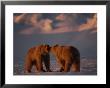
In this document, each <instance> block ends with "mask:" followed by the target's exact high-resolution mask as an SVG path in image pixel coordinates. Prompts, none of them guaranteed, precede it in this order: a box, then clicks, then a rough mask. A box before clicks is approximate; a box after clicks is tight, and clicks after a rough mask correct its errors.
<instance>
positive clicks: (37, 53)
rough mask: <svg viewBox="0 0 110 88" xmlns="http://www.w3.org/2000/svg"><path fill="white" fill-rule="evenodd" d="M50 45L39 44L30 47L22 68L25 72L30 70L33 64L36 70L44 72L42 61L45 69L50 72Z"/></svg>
mask: <svg viewBox="0 0 110 88" xmlns="http://www.w3.org/2000/svg"><path fill="white" fill-rule="evenodd" d="M49 51H50V46H49V45H39V46H34V47H32V48H30V49H29V50H28V52H27V55H26V59H25V65H24V70H25V72H26V73H29V72H31V69H32V66H33V65H35V67H36V70H37V71H38V72H45V70H44V69H43V63H44V65H45V67H46V70H47V71H48V72H50V71H51V70H50V55H49Z"/></svg>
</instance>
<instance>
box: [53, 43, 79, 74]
mask: <svg viewBox="0 0 110 88" xmlns="http://www.w3.org/2000/svg"><path fill="white" fill-rule="evenodd" d="M51 52H52V53H53V54H54V55H55V57H56V60H57V62H58V63H59V65H60V66H61V68H60V72H69V71H70V69H71V68H72V70H73V71H75V72H79V71H80V53H79V51H78V49H76V48H75V47H73V46H59V45H55V46H52V47H51Z"/></svg>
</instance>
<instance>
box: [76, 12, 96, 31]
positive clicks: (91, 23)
mask: <svg viewBox="0 0 110 88" xmlns="http://www.w3.org/2000/svg"><path fill="white" fill-rule="evenodd" d="M85 30H92V31H94V32H97V15H96V14H95V15H94V16H93V17H92V18H89V19H87V22H86V23H84V24H81V25H80V26H79V29H78V31H79V32H81V31H85Z"/></svg>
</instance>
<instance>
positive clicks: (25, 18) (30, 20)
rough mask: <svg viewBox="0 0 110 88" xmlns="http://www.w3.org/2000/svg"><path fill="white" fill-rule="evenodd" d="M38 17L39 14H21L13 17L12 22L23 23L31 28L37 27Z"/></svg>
mask: <svg viewBox="0 0 110 88" xmlns="http://www.w3.org/2000/svg"><path fill="white" fill-rule="evenodd" d="M40 17H41V14H40V13H33V14H31V13H23V14H21V15H18V16H14V22H15V23H18V24H20V23H23V24H27V25H31V26H37V24H38V21H39V19H40Z"/></svg>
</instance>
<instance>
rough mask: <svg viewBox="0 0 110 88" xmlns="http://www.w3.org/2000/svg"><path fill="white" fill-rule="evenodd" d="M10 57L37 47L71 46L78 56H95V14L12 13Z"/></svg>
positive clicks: (19, 56) (21, 56)
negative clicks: (12, 27)
mask: <svg viewBox="0 0 110 88" xmlns="http://www.w3.org/2000/svg"><path fill="white" fill-rule="evenodd" d="M13 18H14V19H13V24H14V57H15V58H22V59H23V58H24V56H25V55H26V52H27V50H28V49H29V48H31V47H33V46H35V45H40V44H49V45H50V46H53V45H55V44H60V45H72V46H75V47H76V48H78V50H79V51H80V53H81V57H88V58H96V57H97V14H96V13H14V14H13Z"/></svg>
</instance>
